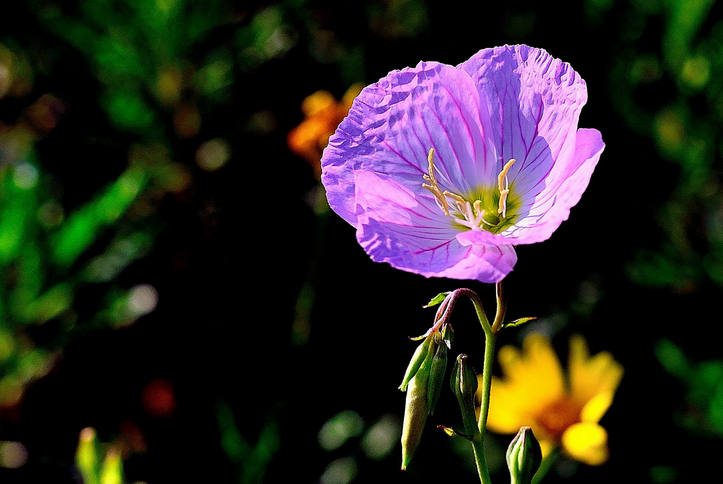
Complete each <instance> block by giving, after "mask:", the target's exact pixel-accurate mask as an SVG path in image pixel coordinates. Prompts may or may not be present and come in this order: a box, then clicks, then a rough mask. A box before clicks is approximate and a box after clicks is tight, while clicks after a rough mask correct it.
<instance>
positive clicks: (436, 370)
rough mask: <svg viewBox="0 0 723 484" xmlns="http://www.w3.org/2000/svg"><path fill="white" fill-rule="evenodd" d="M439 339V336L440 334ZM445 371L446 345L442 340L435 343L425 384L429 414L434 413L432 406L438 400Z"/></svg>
mask: <svg viewBox="0 0 723 484" xmlns="http://www.w3.org/2000/svg"><path fill="white" fill-rule="evenodd" d="M440 339H441V336H440ZM446 372H447V345H446V344H445V343H444V341H440V342H439V343H438V344H437V349H436V351H435V352H434V356H433V357H432V366H431V368H430V371H429V383H428V384H427V398H428V400H429V403H428V405H429V414H430V415H432V414H434V408H435V407H436V406H437V401H439V395H440V393H441V392H442V382H444V375H445V374H446Z"/></svg>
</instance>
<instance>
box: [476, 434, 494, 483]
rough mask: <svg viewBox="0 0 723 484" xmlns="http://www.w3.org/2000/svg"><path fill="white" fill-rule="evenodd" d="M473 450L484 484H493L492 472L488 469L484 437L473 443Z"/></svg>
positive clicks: (480, 479) (480, 477) (481, 480)
mask: <svg viewBox="0 0 723 484" xmlns="http://www.w3.org/2000/svg"><path fill="white" fill-rule="evenodd" d="M472 450H473V451H474V462H475V464H476V465H477V475H478V476H479V481H480V482H481V483H482V484H491V483H492V481H491V480H490V471H489V469H488V468H487V458H486V457H485V445H484V442H482V436H479V437H478V438H476V439H475V440H473V441H472Z"/></svg>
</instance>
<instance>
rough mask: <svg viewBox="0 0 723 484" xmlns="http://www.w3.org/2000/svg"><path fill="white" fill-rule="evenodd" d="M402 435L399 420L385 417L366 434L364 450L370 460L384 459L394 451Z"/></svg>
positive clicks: (363, 440)
mask: <svg viewBox="0 0 723 484" xmlns="http://www.w3.org/2000/svg"><path fill="white" fill-rule="evenodd" d="M400 434H401V426H400V425H399V419H398V418H397V417H395V416H394V415H384V416H383V417H382V418H380V419H379V421H377V422H376V423H375V424H374V425H372V426H371V428H369V430H367V433H366V434H364V437H363V438H362V442H361V445H362V449H363V450H364V453H365V454H366V456H367V457H369V458H370V459H375V460H378V459H382V458H384V457H386V456H387V455H388V454H389V452H391V451H392V449H394V446H395V445H396V443H397V442H399V436H400Z"/></svg>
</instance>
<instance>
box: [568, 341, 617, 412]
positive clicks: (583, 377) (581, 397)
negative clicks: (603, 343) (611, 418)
mask: <svg viewBox="0 0 723 484" xmlns="http://www.w3.org/2000/svg"><path fill="white" fill-rule="evenodd" d="M568 372H569V374H570V394H571V396H572V398H574V399H575V400H577V401H579V402H581V403H582V404H585V403H587V402H590V401H591V400H593V399H594V398H595V397H596V396H597V395H601V394H602V395H610V398H612V395H613V394H614V393H615V390H616V389H617V387H618V384H619V383H620V379H621V378H622V376H623V367H622V366H620V364H618V363H617V362H616V361H615V360H614V359H613V357H612V355H611V354H610V353H607V352H601V353H598V354H596V355H595V356H593V357H590V356H589V353H588V350H587V345H586V344H585V340H584V339H583V338H582V337H580V336H574V337H573V338H571V340H570V356H569V362H568ZM588 411H589V412H592V410H588ZM603 413H604V410H603ZM589 416H590V417H591V416H592V413H591V414H590V415H589ZM601 416H602V415H601ZM589 420H592V419H589Z"/></svg>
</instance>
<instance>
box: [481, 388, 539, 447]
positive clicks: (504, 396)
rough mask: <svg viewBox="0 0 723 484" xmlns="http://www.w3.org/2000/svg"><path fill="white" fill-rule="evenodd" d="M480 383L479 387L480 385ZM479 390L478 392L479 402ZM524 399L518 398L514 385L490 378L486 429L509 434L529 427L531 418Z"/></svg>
mask: <svg viewBox="0 0 723 484" xmlns="http://www.w3.org/2000/svg"><path fill="white" fill-rule="evenodd" d="M481 383H482V382H481V381H480V385H481ZM480 394H481V389H480V390H478V394H477V398H478V400H479V398H480ZM526 407H527V405H526V399H524V398H520V397H519V392H518V391H516V388H515V387H514V385H509V384H507V383H505V382H503V381H501V380H500V379H498V378H495V377H493V378H492V387H491V389H490V407H489V413H488V415H487V428H488V429H490V430H491V431H493V432H499V433H503V434H508V433H509V434H511V433H515V432H517V431H518V430H519V429H520V427H522V426H524V425H530V424H531V422H532V420H533V419H532V417H531V416H530V412H528V411H527V409H526Z"/></svg>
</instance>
